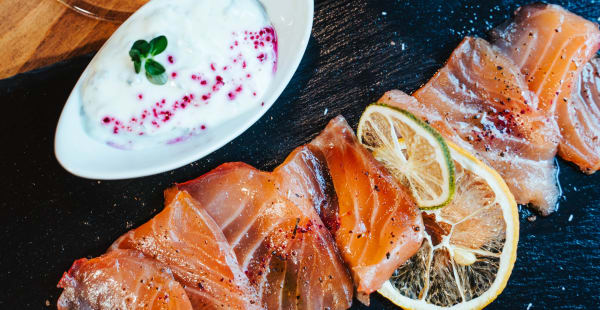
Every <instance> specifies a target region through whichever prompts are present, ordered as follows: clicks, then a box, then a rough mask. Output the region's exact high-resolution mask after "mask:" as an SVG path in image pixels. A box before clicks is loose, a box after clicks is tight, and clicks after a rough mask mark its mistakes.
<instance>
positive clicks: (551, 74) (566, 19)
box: [491, 3, 600, 114]
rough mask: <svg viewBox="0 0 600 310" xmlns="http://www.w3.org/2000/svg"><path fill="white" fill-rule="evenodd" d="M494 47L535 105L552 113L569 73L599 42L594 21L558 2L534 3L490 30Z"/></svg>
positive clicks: (563, 100)
mask: <svg viewBox="0 0 600 310" xmlns="http://www.w3.org/2000/svg"><path fill="white" fill-rule="evenodd" d="M491 35H492V38H493V42H494V44H495V45H496V46H498V47H500V49H501V50H502V51H503V52H504V53H506V55H508V56H509V57H510V58H511V59H512V60H513V61H514V62H515V64H516V65H517V67H518V68H519V69H520V71H521V72H522V73H523V74H524V75H525V77H526V81H527V84H528V85H529V89H530V90H531V91H533V92H534V93H535V94H536V95H537V96H538V97H539V100H540V108H541V109H542V110H544V111H548V112H549V113H552V114H553V113H554V112H555V109H556V106H557V105H564V104H567V101H568V100H569V98H570V95H571V89H572V85H573V82H574V81H575V78H576V77H577V75H578V74H579V72H581V68H582V67H583V65H584V64H585V63H587V62H588V61H589V60H590V59H591V58H592V57H593V56H594V54H596V51H597V50H598V47H599V45H600V30H599V29H598V25H596V24H595V23H593V22H590V21H588V20H586V19H584V18H582V17H580V16H577V15H575V14H573V13H571V12H569V11H567V10H565V9H563V8H562V7H560V6H558V5H550V4H543V3H536V4H532V5H527V6H524V7H521V8H519V9H517V11H516V12H515V18H514V20H512V21H510V20H509V21H507V22H506V23H505V24H503V25H501V26H499V27H497V28H496V29H494V30H493V31H492V33H491Z"/></svg>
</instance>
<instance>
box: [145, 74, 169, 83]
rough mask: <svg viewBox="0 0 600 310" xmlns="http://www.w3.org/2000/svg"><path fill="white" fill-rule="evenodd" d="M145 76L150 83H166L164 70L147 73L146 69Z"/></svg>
mask: <svg viewBox="0 0 600 310" xmlns="http://www.w3.org/2000/svg"><path fill="white" fill-rule="evenodd" d="M146 78H147V79H148V81H150V83H152V84H156V85H163V84H165V83H167V75H166V74H165V73H164V72H163V73H162V74H157V75H151V74H150V73H148V71H146Z"/></svg>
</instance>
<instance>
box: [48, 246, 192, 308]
mask: <svg viewBox="0 0 600 310" xmlns="http://www.w3.org/2000/svg"><path fill="white" fill-rule="evenodd" d="M58 287H60V288H64V291H63V293H62V294H61V295H60V298H59V299H58V303H57V308H58V309H59V310H67V309H69V310H74V309H82V310H91V309H94V310H101V309H106V310H112V309H132V310H133V309H152V310H167V309H169V310H188V309H189V310H191V309H192V305H191V304H190V301H189V300H188V297H187V296H186V294H185V291H184V290H183V287H181V285H180V284H179V283H178V282H177V281H175V279H174V278H173V275H172V274H171V271H170V270H169V268H167V267H166V266H164V265H163V264H161V263H159V262H157V261H155V260H153V259H150V258H147V257H145V256H144V255H143V254H142V253H140V252H138V251H135V250H116V251H112V252H111V253H108V254H104V255H102V256H100V257H96V258H92V259H89V260H88V259H85V258H82V259H79V260H76V261H75V262H74V263H73V266H72V267H71V269H69V271H68V272H65V274H64V275H63V277H62V279H61V280H60V282H59V283H58Z"/></svg>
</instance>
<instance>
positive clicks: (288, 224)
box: [177, 153, 353, 309]
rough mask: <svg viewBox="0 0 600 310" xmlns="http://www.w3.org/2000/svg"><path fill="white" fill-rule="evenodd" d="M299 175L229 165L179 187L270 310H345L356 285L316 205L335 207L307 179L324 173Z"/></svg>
mask: <svg viewBox="0 0 600 310" xmlns="http://www.w3.org/2000/svg"><path fill="white" fill-rule="evenodd" d="M296 155H302V154H300V153H293V154H292V155H290V156H296ZM290 161H292V159H290ZM287 162H288V163H289V161H287ZM294 162H296V161H294ZM298 163H299V162H298ZM299 164H303V163H299ZM296 168H297V169H300V170H304V171H306V172H307V173H308V174H307V175H306V177H307V178H308V179H307V180H297V182H296V181H295V180H292V179H291V178H292V177H291V175H288V174H287V172H286V170H285V168H282V169H279V168H278V169H276V172H273V173H269V172H263V171H260V170H257V169H255V168H253V167H251V166H249V165H247V164H244V163H227V164H223V165H221V166H219V167H217V168H216V169H214V170H212V171H210V172H208V173H207V174H205V175H203V176H201V177H199V178H197V179H195V180H192V181H189V182H186V183H183V184H178V185H177V187H178V188H179V189H180V190H185V191H187V192H189V193H190V194H191V195H192V196H193V197H194V198H195V199H196V200H197V201H198V202H199V204H200V205H201V206H202V208H203V209H204V210H205V211H206V212H207V213H208V214H209V215H210V216H211V217H212V218H213V219H214V220H215V222H216V224H217V225H218V226H219V228H220V229H221V230H222V231H223V234H224V236H225V238H226V239H227V241H228V243H229V244H230V245H231V247H232V248H233V251H234V252H235V255H236V257H237V261H238V263H239V265H240V268H241V269H242V270H243V271H244V273H245V274H246V275H247V276H248V279H249V281H250V283H251V285H252V286H253V287H254V288H255V289H256V291H257V292H258V295H259V297H260V298H261V301H262V305H263V306H264V307H265V308H267V309H347V308H349V307H350V305H351V303H352V296H353V287H352V280H351V278H350V275H349V273H348V271H347V269H346V267H345V266H344V264H343V262H342V259H341V257H340V256H339V253H338V252H337V250H336V248H335V244H334V241H333V238H332V237H331V234H330V233H329V231H328V229H327V228H326V227H325V225H324V224H323V222H322V221H321V219H320V218H319V215H318V214H317V211H316V209H315V208H316V207H317V206H316V205H315V203H316V202H315V201H319V199H321V198H322V199H324V201H331V200H330V199H329V198H327V197H321V196H319V197H320V198H315V199H313V196H314V197H317V196H318V195H320V194H319V193H322V194H323V195H326V194H327V191H326V190H325V189H324V188H322V187H320V185H319V181H318V180H313V179H310V178H312V177H316V178H319V177H320V176H321V175H322V172H321V171H314V170H312V169H313V168H314V167H300V166H298V167H296ZM296 168H294V169H296ZM282 180H286V182H282ZM305 181H306V182H305Z"/></svg>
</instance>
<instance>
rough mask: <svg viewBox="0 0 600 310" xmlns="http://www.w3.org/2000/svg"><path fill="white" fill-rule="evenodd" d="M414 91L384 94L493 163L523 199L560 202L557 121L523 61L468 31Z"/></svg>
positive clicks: (545, 210) (547, 207) (543, 208)
mask: <svg viewBox="0 0 600 310" xmlns="http://www.w3.org/2000/svg"><path fill="white" fill-rule="evenodd" d="M413 96H414V98H416V100H415V99H414V98H410V97H408V96H407V95H406V94H404V93H402V92H400V91H391V92H388V93H387V94H385V95H384V96H383V97H382V98H381V99H380V100H379V102H381V103H386V104H388V105H393V106H397V107H400V108H402V109H405V110H408V111H410V112H412V113H413V114H415V115H417V116H419V117H421V118H422V119H424V120H426V121H427V122H429V124H431V125H432V126H433V127H434V128H436V129H437V130H438V131H440V132H441V133H442V135H443V136H444V137H445V138H447V139H449V140H451V141H453V142H454V143H456V144H458V145H459V146H461V147H462V148H464V149H466V150H469V151H470V152H471V153H473V154H475V155H476V156H477V157H479V158H480V159H482V160H483V161H484V162H486V163H487V164H488V165H490V166H492V167H493V168H494V169H496V170H497V171H498V172H499V173H500V175H502V177H503V178H504V180H505V181H506V183H507V184H508V186H509V188H510V189H511V191H512V193H513V194H514V195H515V198H516V199H517V202H518V203H520V204H527V203H532V204H533V205H534V206H535V207H536V208H537V209H538V210H539V211H540V212H541V213H542V214H549V213H551V212H552V211H553V210H554V209H555V206H556V201H557V199H558V193H559V191H558V187H557V184H556V168H555V166H554V155H555V153H556V148H557V145H558V136H559V133H558V129H557V126H556V122H555V121H554V120H553V119H552V118H551V117H548V116H547V115H546V114H545V113H544V112H543V111H540V110H538V108H537V100H536V96H535V94H533V93H532V92H530V91H529V90H528V87H527V84H526V82H525V80H524V79H523V76H522V74H521V73H520V71H519V69H518V68H517V67H516V66H515V65H514V64H513V62H512V60H510V59H508V58H507V57H506V56H504V55H503V54H502V53H501V52H500V51H499V50H498V49H497V48H494V47H492V46H491V45H490V44H489V43H488V42H486V41H485V40H483V39H478V38H470V37H467V38H465V39H464V40H463V41H462V42H461V43H460V45H459V46H458V47H457V48H456V49H455V50H454V52H453V53H452V55H451V56H450V58H449V59H448V61H447V63H446V65H445V66H444V67H443V68H442V69H440V70H439V71H438V72H437V73H436V75H435V76H434V77H433V78H432V79H431V80H429V82H427V84H426V85H425V86H423V87H422V88H421V89H419V90H417V91H416V92H415V93H414V94H413Z"/></svg>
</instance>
